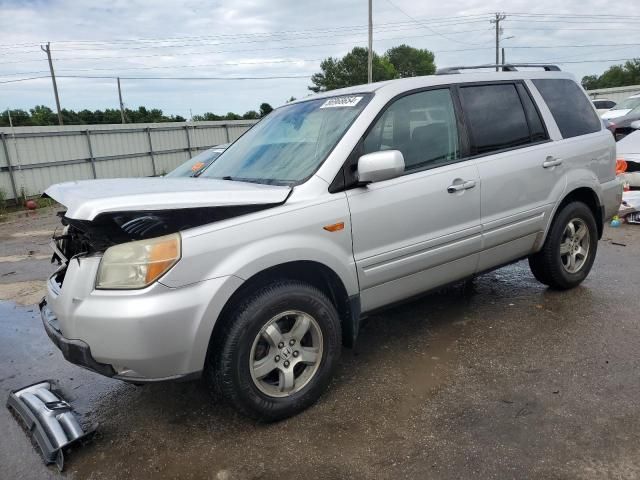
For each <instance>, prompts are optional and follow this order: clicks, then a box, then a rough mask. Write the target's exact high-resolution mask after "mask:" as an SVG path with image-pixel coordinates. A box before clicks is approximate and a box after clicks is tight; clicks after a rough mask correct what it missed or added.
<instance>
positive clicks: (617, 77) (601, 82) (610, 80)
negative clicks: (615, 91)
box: [582, 58, 640, 90]
mask: <svg viewBox="0 0 640 480" xmlns="http://www.w3.org/2000/svg"><path fill="white" fill-rule="evenodd" d="M638 84H640V59H639V58H635V59H633V60H629V61H627V62H625V63H624V64H623V65H614V66H612V67H609V68H608V69H607V70H606V71H605V72H604V73H603V74H602V75H587V76H585V77H582V86H583V87H584V88H585V89H586V90H593V89H596V88H612V87H625V86H627V85H638Z"/></svg>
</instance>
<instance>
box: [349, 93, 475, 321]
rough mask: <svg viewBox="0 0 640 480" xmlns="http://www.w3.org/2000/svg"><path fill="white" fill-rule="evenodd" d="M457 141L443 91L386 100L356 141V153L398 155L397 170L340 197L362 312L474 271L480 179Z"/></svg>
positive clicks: (453, 118) (448, 101) (450, 106)
mask: <svg viewBox="0 0 640 480" xmlns="http://www.w3.org/2000/svg"><path fill="white" fill-rule="evenodd" d="M459 143H460V142H459V138H458V122H457V121H456V113H455V109H454V106H453V101H452V97H451V92H450V90H449V89H448V88H438V89H431V90H425V91H422V92H418V93H413V94H410V95H406V96H403V97H401V98H399V99H397V100H395V101H393V103H391V104H390V105H389V106H388V107H387V108H386V110H385V112H384V113H383V115H382V116H381V117H380V118H379V119H378V120H377V122H376V124H375V125H374V126H373V128H372V129H371V130H370V132H369V133H368V134H367V135H366V137H365V138H364V152H363V154H366V153H372V152H375V151H380V150H399V151H400V152H402V154H403V156H404V160H405V172H404V175H402V176H400V177H397V178H393V179H390V180H384V181H380V182H377V183H371V184H369V185H367V186H364V187H359V188H355V189H351V190H348V191H347V199H348V202H349V208H350V210H351V225H352V236H353V251H354V258H355V262H356V266H357V271H358V279H359V282H360V290H361V298H360V299H361V305H362V311H365V312H366V311H370V310H373V309H375V308H378V307H381V306H384V305H387V304H390V303H393V302H395V301H399V300H402V299H405V298H408V297H411V296H413V295H416V294H419V293H421V292H424V291H426V290H429V289H431V288H434V287H437V286H440V285H443V284H446V283H449V282H452V281H455V280H459V279H461V278H464V277H466V276H469V275H472V274H473V273H474V272H475V271H476V266H477V263H478V252H479V251H480V249H481V246H482V239H481V225H480V178H479V175H478V169H477V168H476V166H475V165H474V164H472V163H470V162H464V161H462V160H463V159H461V158H460V148H459Z"/></svg>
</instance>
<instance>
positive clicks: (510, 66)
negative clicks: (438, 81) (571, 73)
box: [436, 63, 560, 75]
mask: <svg viewBox="0 0 640 480" xmlns="http://www.w3.org/2000/svg"><path fill="white" fill-rule="evenodd" d="M496 67H498V68H499V69H501V70H502V71H503V72H517V71H518V69H517V68H516V67H539V68H543V69H544V71H545V72H559V71H560V67H558V66H557V65H550V64H543V63H506V64H502V63H499V64H495V63H491V64H484V65H468V66H462V67H447V68H439V69H438V70H436V75H450V74H452V73H460V70H475V69H478V68H496Z"/></svg>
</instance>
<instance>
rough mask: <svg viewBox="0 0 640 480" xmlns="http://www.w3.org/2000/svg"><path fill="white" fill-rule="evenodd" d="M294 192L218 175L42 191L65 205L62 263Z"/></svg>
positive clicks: (59, 245) (57, 243)
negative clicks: (206, 177)
mask: <svg viewBox="0 0 640 480" xmlns="http://www.w3.org/2000/svg"><path fill="white" fill-rule="evenodd" d="M290 193H291V187H288V186H275V185H262V184H255V183H247V182H235V181H226V180H216V179H200V178H188V179H186V178H185V179H182V178H178V179H169V178H123V179H107V180H87V181H80V182H67V183H61V184H56V185H53V186H51V187H49V188H48V189H47V190H46V191H45V193H44V196H46V197H50V198H52V199H53V200H55V201H57V202H58V203H60V204H62V205H63V206H64V207H66V211H65V212H61V213H59V215H60V217H61V220H62V224H63V226H64V228H63V230H62V231H61V232H60V233H59V234H56V235H55V236H54V245H53V247H54V252H55V253H54V256H53V259H54V260H55V261H57V262H58V263H59V264H61V265H63V264H66V263H67V262H68V261H69V260H70V259H72V258H75V257H78V256H86V255H92V254H101V253H103V252H105V251H106V250H107V249H108V248H109V247H111V246H113V245H119V244H122V243H126V242H133V241H136V240H146V239H151V238H155V237H161V236H164V235H170V234H173V233H176V232H180V231H182V230H186V229H189V228H194V227H198V226H201V225H206V224H209V223H214V222H219V221H222V220H226V219H229V218H233V217H238V216H241V215H247V214H250V213H253V212H257V211H260V210H263V209H267V208H272V207H274V206H277V205H281V204H282V203H284V202H285V201H286V199H287V198H288V196H289V194H290ZM63 270H64V269H62V270H61V271H60V272H58V275H62V276H64V271H63ZM59 283H61V282H59Z"/></svg>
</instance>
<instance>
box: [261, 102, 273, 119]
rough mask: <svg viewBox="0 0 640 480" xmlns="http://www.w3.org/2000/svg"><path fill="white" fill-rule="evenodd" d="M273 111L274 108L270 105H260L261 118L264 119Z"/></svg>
mask: <svg viewBox="0 0 640 480" xmlns="http://www.w3.org/2000/svg"><path fill="white" fill-rule="evenodd" d="M272 111H273V107H272V106H271V105H269V104H268V103H261V104H260V116H261V117H264V116H265V115H269V114H270V113H271V112H272Z"/></svg>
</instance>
